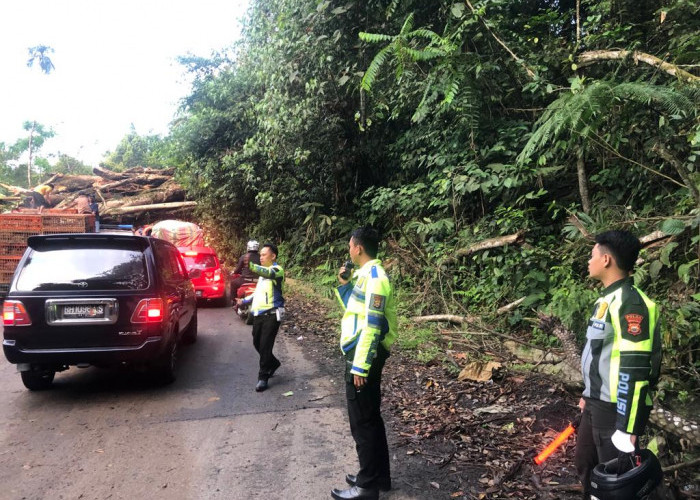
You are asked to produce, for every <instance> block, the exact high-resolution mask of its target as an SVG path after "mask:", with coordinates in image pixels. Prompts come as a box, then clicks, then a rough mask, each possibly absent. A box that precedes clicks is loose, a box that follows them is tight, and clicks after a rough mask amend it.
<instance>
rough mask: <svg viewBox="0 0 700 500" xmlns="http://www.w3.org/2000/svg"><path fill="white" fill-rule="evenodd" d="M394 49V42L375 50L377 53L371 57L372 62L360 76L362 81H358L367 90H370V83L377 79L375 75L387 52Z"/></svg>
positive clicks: (387, 55)
mask: <svg viewBox="0 0 700 500" xmlns="http://www.w3.org/2000/svg"><path fill="white" fill-rule="evenodd" d="M393 49H394V44H393V43H392V44H389V45H387V46H386V47H384V48H383V49H382V50H380V51H379V52H377V55H376V56H374V59H372V62H371V63H370V64H369V67H368V68H367V71H365V74H364V75H363V76H362V82H360V86H361V87H362V88H363V89H364V90H366V91H367V92H369V91H371V90H372V85H373V84H374V81H375V80H376V79H377V75H378V74H379V69H380V68H381V67H382V65H383V64H384V62H386V59H387V57H389V53H390V52H391V51H392V50H393Z"/></svg>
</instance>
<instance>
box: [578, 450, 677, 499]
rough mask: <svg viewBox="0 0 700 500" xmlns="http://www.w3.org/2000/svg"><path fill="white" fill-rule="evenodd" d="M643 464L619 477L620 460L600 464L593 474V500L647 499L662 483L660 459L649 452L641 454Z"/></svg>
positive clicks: (644, 451)
mask: <svg viewBox="0 0 700 500" xmlns="http://www.w3.org/2000/svg"><path fill="white" fill-rule="evenodd" d="M640 458H641V463H640V464H639V465H638V466H636V467H634V468H632V469H630V470H628V471H627V472H625V473H623V474H621V475H619V476H618V475H617V471H618V467H619V464H618V459H617V458H615V459H613V460H610V461H608V462H605V463H602V464H598V465H596V466H595V468H594V469H593V472H592V473H591V500H595V499H597V500H635V499H642V498H646V496H647V495H649V494H650V493H651V492H652V491H654V489H655V488H656V487H657V486H658V485H659V483H661V479H662V478H663V472H662V470H661V464H660V463H659V459H658V458H656V455H654V454H653V453H652V452H651V451H649V450H642V451H641V452H640Z"/></svg>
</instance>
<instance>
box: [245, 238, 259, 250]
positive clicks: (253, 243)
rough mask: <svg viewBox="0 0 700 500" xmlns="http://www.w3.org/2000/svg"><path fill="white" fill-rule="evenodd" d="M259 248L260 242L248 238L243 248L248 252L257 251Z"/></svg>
mask: <svg viewBox="0 0 700 500" xmlns="http://www.w3.org/2000/svg"><path fill="white" fill-rule="evenodd" d="M259 248H260V243H258V242H257V241H255V240H250V241H249V242H248V243H247V244H246V246H245V249H246V250H247V251H248V252H257V251H258V249H259Z"/></svg>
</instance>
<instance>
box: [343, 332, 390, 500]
mask: <svg viewBox="0 0 700 500" xmlns="http://www.w3.org/2000/svg"><path fill="white" fill-rule="evenodd" d="M347 356H348V358H350V360H349V361H348V360H347V359H346V362H345V366H346V368H345V395H346V398H347V402H348V417H349V419H350V431H351V433H352V437H353V439H354V440H355V448H356V449H357V457H358V459H359V462H360V471H359V472H358V473H357V483H356V484H357V486H359V487H361V488H379V487H380V486H381V487H384V488H390V487H391V473H390V470H389V446H388V444H387V441H386V430H385V429H384V420H382V415H381V412H380V409H381V401H382V394H381V388H380V385H381V380H382V369H383V368H384V363H385V362H386V359H387V358H388V357H389V351H387V350H386V349H385V348H384V347H383V346H382V345H381V344H380V345H379V347H378V349H377V356H376V357H375V359H374V361H373V362H372V367H371V368H370V370H369V375H368V376H367V382H366V383H365V385H364V386H363V387H362V388H361V389H360V390H357V389H356V388H355V384H354V383H353V378H354V375H353V374H352V373H350V369H351V368H352V357H353V356H354V350H353V351H352V352H351V353H349V354H348V355H347Z"/></svg>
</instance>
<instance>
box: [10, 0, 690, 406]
mask: <svg viewBox="0 0 700 500" xmlns="http://www.w3.org/2000/svg"><path fill="white" fill-rule="evenodd" d="M41 54H42V55H45V54H44V53H43V52H42V53H41ZM39 60H40V59H39ZM181 63H182V64H183V66H184V67H185V69H186V71H187V73H188V74H189V76H190V77H191V79H192V82H193V83H192V90H191V93H190V94H189V95H188V96H186V97H185V98H184V99H183V101H182V107H181V111H180V113H179V115H178V116H177V117H176V119H175V120H174V121H173V125H172V129H171V132H170V135H169V136H168V137H165V138H161V137H140V136H138V134H136V132H135V131H132V132H133V133H131V134H129V135H127V137H125V138H124V141H122V143H121V144H119V145H118V147H117V148H116V149H115V151H114V152H112V153H111V154H110V155H109V156H108V157H107V158H106V160H105V162H106V165H108V166H109V167H110V168H112V169H116V170H119V169H120V168H128V167H129V166H133V165H135V164H148V165H151V166H164V165H170V166H176V167H177V168H178V176H179V181H180V182H182V183H183V185H185V186H186V187H187V189H188V191H189V193H190V197H191V199H196V200H197V201H198V203H199V208H198V210H199V218H200V221H201V223H202V224H203V225H204V226H206V227H207V228H208V230H209V231H210V233H211V235H212V237H213V239H214V240H215V245H216V246H217V248H219V249H220V251H221V253H222V254H224V255H227V256H229V258H231V259H232V258H233V257H234V256H237V255H239V254H240V253H241V252H242V251H243V249H244V245H245V241H246V240H247V239H248V238H250V237H254V238H256V239H259V240H265V239H273V240H275V241H277V242H281V249H282V252H281V255H282V258H283V261H284V263H285V265H286V266H287V267H288V268H290V270H291V272H292V274H293V275H294V276H295V277H297V278H303V279H304V280H311V281H314V282H316V283H317V284H319V285H321V286H323V287H330V285H331V284H332V283H334V281H335V274H336V271H337V269H338V267H339V266H340V265H341V263H342V262H343V261H344V260H345V258H346V252H347V239H348V235H349V233H350V231H351V230H352V229H353V228H355V227H356V226H358V225H361V224H365V223H370V224H374V225H376V226H378V227H379V228H380V229H381V230H382V232H383V234H384V236H385V245H384V248H383V253H382V257H383V259H384V260H385V263H386V265H387V268H388V270H389V271H390V273H391V275H392V277H393V280H394V283H395V285H396V287H397V289H398V290H399V294H400V304H401V307H402V313H403V316H404V318H403V319H402V323H401V324H402V334H401V336H400V339H401V340H400V342H401V345H402V347H403V348H404V349H406V350H410V351H412V352H414V353H415V356H416V357H417V358H418V359H419V360H421V361H424V362H426V363H427V362H433V361H435V360H437V361H440V362H445V363H446V365H447V366H448V367H449V368H450V369H453V368H455V367H456V366H459V365H460V364H461V363H462V361H463V360H462V359H461V358H455V353H457V354H458V355H460V356H461V355H463V354H464V353H465V352H466V356H467V357H468V358H469V359H487V358H488V357H489V356H491V354H488V353H487V351H488V349H486V348H484V346H483V345H482V344H479V343H477V344H475V343H474V341H475V339H483V338H489V337H490V338H492V339H493V340H500V341H501V343H503V342H502V341H503V340H505V337H499V336H498V334H501V335H504V336H507V337H512V338H513V339H517V341H519V342H526V343H528V344H532V345H536V346H538V347H540V348H543V349H549V348H551V347H553V346H554V347H556V346H557V340H556V339H555V338H554V337H553V336H552V335H551V334H549V332H545V331H542V330H540V329H539V328H538V326H537V325H538V322H537V320H536V317H537V315H536V312H538V311H540V312H546V313H548V314H552V315H554V316H557V317H558V318H561V320H562V321H563V323H564V325H565V326H566V327H568V328H569V329H571V330H572V331H574V332H576V333H577V334H578V335H579V336H580V335H582V333H583V332H584V330H585V328H584V325H585V322H586V320H587V317H588V314H589V309H590V306H591V304H592V302H593V300H594V297H595V296H596V293H597V292H596V289H595V286H594V283H592V282H591V281H589V280H587V279H586V274H587V272H586V263H587V260H588V255H589V251H590V248H591V241H592V236H593V235H595V233H597V232H600V231H602V230H605V229H611V228H624V229H629V230H632V231H633V232H635V233H636V234H638V235H639V236H640V237H644V242H645V245H646V247H645V249H644V250H643V251H642V254H641V260H640V262H639V263H638V266H637V270H636V272H635V275H634V277H635V281H636V283H637V284H638V285H639V286H641V288H642V289H643V290H645V291H646V293H647V294H648V295H649V296H650V297H653V298H654V299H655V300H656V301H658V303H659V304H660V305H661V307H662V308H663V311H664V314H663V315H662V319H663V332H664V333H663V336H664V349H665V351H664V362H663V377H662V382H661V387H660V389H661V390H660V391H659V395H658V397H659V398H660V399H661V400H662V402H663V404H664V405H667V406H676V407H680V406H685V405H687V407H688V408H691V410H688V413H689V414H690V415H691V416H694V415H697V413H694V414H693V410H692V408H696V409H697V407H698V404H699V402H700V292H699V291H698V283H699V282H700V190H699V186H700V172H699V171H698V167H699V165H700V161H699V159H700V115H699V111H698V110H699V109H700V107H699V105H700V4H698V2H697V1H695V0H663V1H662V0H645V1H642V2H640V1H638V0H614V1H612V0H591V1H583V0H556V1H555V0H532V1H511V0H488V1H470V0H466V1H464V2H457V1H455V0H450V1H431V2H428V1H419V0H407V1H399V0H367V1H364V2H357V1H350V0H348V1H347V2H345V3H343V2H331V1H329V0H266V1H260V0H253V1H252V2H251V5H250V9H249V12H248V15H247V18H246V20H245V25H244V32H243V37H242V40H241V42H240V43H239V44H238V45H237V46H235V47H233V48H231V49H230V50H228V51H222V52H221V53H219V54H213V55H212V56H211V57H209V58H200V57H193V56H187V57H183V58H182V59H181ZM41 67H42V68H43V67H44V66H43V65H42V66H41ZM26 127H28V128H27V130H28V131H30V130H31V132H30V133H29V135H28V137H29V138H31V137H34V142H33V146H32V147H33V148H34V151H35V152H36V150H37V148H39V147H40V145H41V144H40V142H37V138H38V137H48V134H49V133H50V132H49V131H45V130H43V129H42V128H40V127H39V126H38V125H37V124H34V123H33V122H28V123H27V125H26ZM29 142H32V141H29ZM29 142H27V141H24V142H21V143H19V142H18V143H17V144H15V145H4V144H0V160H2V161H0V167H1V168H5V170H3V171H1V172H0V174H1V175H3V176H10V175H15V176H19V177H18V179H21V178H22V175H23V174H22V173H21V168H19V169H18V168H9V167H7V165H8V164H13V165H14V163H16V162H17V158H19V156H20V155H21V154H22V153H23V152H26V150H27V148H28V147H29ZM13 162H14V163H13ZM41 165H43V163H41V162H40V159H37V160H36V166H35V167H34V168H43V167H41ZM31 168H32V164H31V160H30V164H29V167H28V170H31ZM62 168H66V169H68V168H71V169H76V171H80V169H81V168H83V167H82V166H81V165H76V164H75V162H74V161H71V159H70V158H66V159H65V160H64V167H62ZM25 172H27V171H25ZM26 177H27V175H26V173H25V174H24V178H26ZM17 182H19V181H18V180H16V181H15V182H10V183H11V184H12V183H17ZM438 314H442V315H444V314H451V315H454V316H458V317H460V318H463V319H468V320H469V321H467V322H461V323H460V326H459V328H451V329H450V331H449V332H446V330H447V328H446V327H445V323H440V325H442V326H441V327H436V326H435V324H434V323H416V322H415V321H413V320H411V319H410V318H414V317H420V316H426V315H438ZM475 318H476V319H475ZM578 340H579V341H580V340H581V338H579V339H578ZM479 342H481V340H479ZM460 346H461V347H460ZM480 347H481V348H480ZM460 352H461V353H462V354H460ZM681 409H682V408H681Z"/></svg>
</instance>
